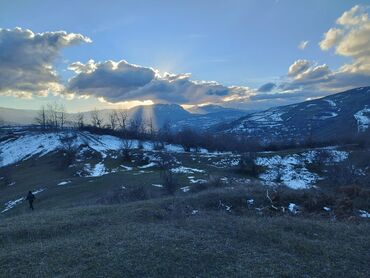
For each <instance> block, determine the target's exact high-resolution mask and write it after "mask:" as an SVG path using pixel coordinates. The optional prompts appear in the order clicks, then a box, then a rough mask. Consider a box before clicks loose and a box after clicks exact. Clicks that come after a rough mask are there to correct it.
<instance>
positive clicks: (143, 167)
mask: <svg viewBox="0 0 370 278" xmlns="http://www.w3.org/2000/svg"><path fill="white" fill-rule="evenodd" d="M154 166H157V163H154V162H150V163H149V164H146V165H143V166H139V168H140V169H146V168H150V167H154Z"/></svg>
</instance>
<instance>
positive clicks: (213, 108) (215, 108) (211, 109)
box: [187, 104, 252, 115]
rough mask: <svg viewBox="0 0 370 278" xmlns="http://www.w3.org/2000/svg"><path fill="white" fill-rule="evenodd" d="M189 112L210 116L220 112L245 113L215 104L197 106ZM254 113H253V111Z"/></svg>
mask: <svg viewBox="0 0 370 278" xmlns="http://www.w3.org/2000/svg"><path fill="white" fill-rule="evenodd" d="M187 110H188V111H189V112H191V113H194V114H202V115H205V114H210V113H220V112H226V113H233V112H234V113H245V111H244V110H240V109H234V108H227V107H223V106H221V105H215V104H209V105H202V106H199V105H195V106H193V107H191V108H189V109H187ZM251 113H252V111H251Z"/></svg>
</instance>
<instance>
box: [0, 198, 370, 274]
mask: <svg viewBox="0 0 370 278" xmlns="http://www.w3.org/2000/svg"><path fill="white" fill-rule="evenodd" d="M198 199H199V198H198ZM199 200H201V199H199ZM178 201H179V202H181V201H180V200H178ZM42 202H46V199H41V200H40V204H41V203H42ZM172 202H173V200H172V199H167V200H157V201H139V202H133V203H130V204H119V205H94V206H79V207H74V208H67V209H66V208H60V209H52V210H40V211H35V212H33V213H25V214H23V215H21V216H17V217H10V218H7V219H1V222H0V242H1V248H0V264H1V266H2V275H3V277H30V276H31V277H32V276H33V275H34V276H37V277H122V276H124V277H279V276H280V277H298V276H302V275H305V276H307V277H324V276H325V277H359V278H361V277H367V275H368V271H369V266H368V261H369V259H370V258H369V252H368V250H369V247H370V246H369V240H368V234H369V233H370V225H369V223H358V224H348V223H340V222H329V221H325V220H324V221H323V220H320V221H318V220H314V219H299V218H295V217H275V218H271V217H258V216H257V217H256V216H253V215H244V216H240V215H234V214H229V213H225V212H222V211H215V210H209V211H205V210H203V211H202V212H200V213H197V214H193V215H192V214H189V215H186V214H179V213H174V212H171V211H170V210H168V208H170V207H171V203H172ZM287 262H288V263H289V267H287ZM30 273H32V274H30Z"/></svg>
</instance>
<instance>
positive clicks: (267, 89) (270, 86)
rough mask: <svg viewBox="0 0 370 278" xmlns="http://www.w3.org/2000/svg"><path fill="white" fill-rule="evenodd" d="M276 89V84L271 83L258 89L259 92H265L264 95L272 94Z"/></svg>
mask: <svg viewBox="0 0 370 278" xmlns="http://www.w3.org/2000/svg"><path fill="white" fill-rule="evenodd" d="M275 87H276V84H275V83H273V82H269V83H266V84H263V85H262V86H261V87H259V88H258V90H257V91H258V92H263V93H266V92H271V91H272V90H273V89H274V88H275Z"/></svg>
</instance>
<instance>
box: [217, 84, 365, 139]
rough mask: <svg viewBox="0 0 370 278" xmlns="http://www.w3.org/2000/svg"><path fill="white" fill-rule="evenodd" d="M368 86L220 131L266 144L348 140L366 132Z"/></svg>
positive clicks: (255, 115)
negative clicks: (314, 140) (274, 142)
mask: <svg viewBox="0 0 370 278" xmlns="http://www.w3.org/2000/svg"><path fill="white" fill-rule="evenodd" d="M369 124H370V87H363V88H357V89H353V90H349V91H346V92H342V93H338V94H334V95H330V96H327V97H324V98H320V99H315V100H310V101H305V102H302V103H298V104H293V105H288V106H282V107H276V108H271V109H269V110H266V111H263V112H257V113H253V114H250V115H248V116H246V117H243V118H240V119H238V120H236V121H234V122H232V123H231V124H230V125H226V126H224V127H223V132H226V133H232V134H238V135H243V136H247V137H250V138H257V139H258V140H261V141H265V142H273V141H291V140H297V141H302V140H307V139H308V138H311V139H316V140H331V139H334V138H340V137H343V138H349V137H353V136H356V135H358V134H361V133H363V132H365V131H367V130H368V127H369Z"/></svg>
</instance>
